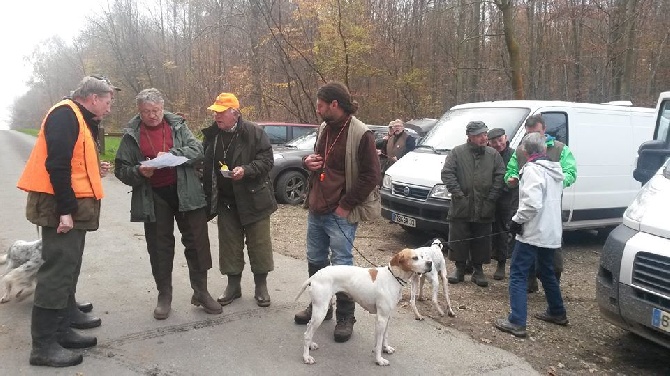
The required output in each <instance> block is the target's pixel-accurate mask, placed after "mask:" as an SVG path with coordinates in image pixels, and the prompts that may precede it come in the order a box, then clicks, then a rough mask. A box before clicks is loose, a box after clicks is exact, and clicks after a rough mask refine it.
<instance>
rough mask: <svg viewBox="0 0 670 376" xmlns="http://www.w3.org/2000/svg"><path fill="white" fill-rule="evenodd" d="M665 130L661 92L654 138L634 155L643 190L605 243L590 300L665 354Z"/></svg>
mask: <svg viewBox="0 0 670 376" xmlns="http://www.w3.org/2000/svg"><path fill="white" fill-rule="evenodd" d="M669 125H670V91H666V92H663V93H661V95H660V96H659V98H658V104H657V106H656V128H655V130H654V138H653V140H651V141H647V142H645V143H643V144H642V145H640V149H639V151H638V153H639V154H638V161H637V168H636V169H635V178H636V179H637V180H639V181H641V182H643V183H646V184H645V185H644V187H642V189H641V190H640V192H639V193H638V195H637V197H636V198H635V200H634V201H633V203H632V204H631V205H630V206H629V207H628V210H626V212H625V213H624V215H623V223H622V224H621V225H619V226H618V227H617V228H616V229H614V231H612V232H611V233H610V234H609V236H608V237H607V241H606V242H605V245H604V247H603V251H602V253H601V254H600V266H599V268H598V276H597V277H596V299H597V301H598V306H599V308H600V313H601V316H602V317H604V318H605V319H606V320H608V321H609V322H611V323H613V324H615V325H617V326H619V327H621V328H623V329H626V330H628V331H630V332H632V333H635V334H637V335H639V336H642V337H644V338H647V339H649V340H652V341H654V342H656V343H658V344H660V345H663V346H665V347H668V348H670V221H669V220H668V213H670V160H668V159H667V158H668V156H670V134H669V133H670V126H669ZM659 166H660V168H659ZM652 169H653V170H652ZM650 171H654V172H652V173H650Z"/></svg>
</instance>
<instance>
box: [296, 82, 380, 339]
mask: <svg viewBox="0 0 670 376" xmlns="http://www.w3.org/2000/svg"><path fill="white" fill-rule="evenodd" d="M316 105H317V109H316V113H317V115H319V117H320V118H321V119H322V120H323V124H321V127H320V128H319V136H318V137H317V141H316V145H315V148H314V149H315V150H314V154H310V155H308V156H307V157H305V159H304V161H303V163H304V165H305V167H306V168H307V169H308V170H309V171H310V177H309V194H308V197H307V199H306V200H305V205H307V206H308V207H309V216H308V217H307V270H308V273H309V275H310V276H312V275H313V274H314V273H316V272H317V271H319V270H320V269H322V268H325V267H326V266H328V265H330V264H332V265H353V263H354V257H353V254H352V247H353V245H354V237H355V236H356V228H357V226H358V222H359V221H366V220H370V219H373V218H375V217H377V216H379V212H380V210H381V207H380V206H379V204H380V202H379V192H378V187H377V184H378V182H379V176H380V167H379V159H378V158H377V151H376V149H375V137H374V135H373V133H372V131H370V130H369V129H368V127H367V126H366V125H365V124H363V122H361V121H360V120H358V119H357V118H356V117H355V116H353V115H354V114H355V113H356V110H358V103H357V102H356V101H354V100H353V99H352V98H351V94H350V93H349V90H348V89H347V87H346V86H344V85H343V84H341V83H339V82H330V83H328V84H326V85H324V86H322V87H321V88H319V91H318V92H317V101H316ZM354 308H355V303H354V301H353V299H352V298H351V297H350V296H349V295H347V294H345V293H337V310H336V312H335V314H336V317H337V324H336V325H335V332H334V337H335V341H336V342H346V341H348V340H349V338H350V337H351V334H352V332H353V328H354V323H355V322H356V319H355V317H354ZM328 312H329V313H328V314H327V315H326V319H330V318H331V317H332V310H331V309H329V310H328ZM311 316H312V306H311V304H310V305H309V306H308V307H307V308H306V309H305V310H302V311H300V312H298V313H296V315H295V318H294V320H295V322H296V324H300V325H305V324H307V323H308V322H309V320H310V318H311Z"/></svg>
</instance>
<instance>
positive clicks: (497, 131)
mask: <svg viewBox="0 0 670 376" xmlns="http://www.w3.org/2000/svg"><path fill="white" fill-rule="evenodd" d="M504 135H505V130H504V129H502V128H493V129H491V130H490V131H489V134H488V136H489V140H493V139H494V138H498V137H500V136H504Z"/></svg>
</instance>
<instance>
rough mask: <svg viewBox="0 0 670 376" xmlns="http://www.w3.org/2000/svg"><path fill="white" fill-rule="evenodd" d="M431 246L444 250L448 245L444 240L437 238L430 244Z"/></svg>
mask: <svg viewBox="0 0 670 376" xmlns="http://www.w3.org/2000/svg"><path fill="white" fill-rule="evenodd" d="M430 245H431V246H433V245H437V246H439V247H440V250H443V249H444V246H445V245H446V242H445V241H444V239H442V238H435V239H433V242H432V243H431V244H430Z"/></svg>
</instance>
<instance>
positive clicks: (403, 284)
mask: <svg viewBox="0 0 670 376" xmlns="http://www.w3.org/2000/svg"><path fill="white" fill-rule="evenodd" d="M387 268H388V270H389V272H391V275H392V276H393V278H395V280H396V281H398V283H399V284H400V286H405V285H407V281H405V280H404V279H402V278H400V277H398V276H397V275H395V274H394V273H393V270H391V266H390V265H389V266H387Z"/></svg>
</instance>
